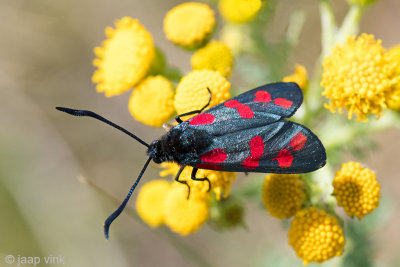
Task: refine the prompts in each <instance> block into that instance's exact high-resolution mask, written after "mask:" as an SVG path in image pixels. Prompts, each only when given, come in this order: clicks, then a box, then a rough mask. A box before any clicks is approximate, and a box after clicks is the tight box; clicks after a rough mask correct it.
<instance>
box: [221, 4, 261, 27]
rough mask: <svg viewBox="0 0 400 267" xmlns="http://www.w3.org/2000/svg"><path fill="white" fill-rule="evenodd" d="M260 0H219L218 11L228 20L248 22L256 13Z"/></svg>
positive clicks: (259, 6) (258, 9)
mask: <svg viewBox="0 0 400 267" xmlns="http://www.w3.org/2000/svg"><path fill="white" fill-rule="evenodd" d="M261 6H262V1H261V0H219V11H220V12H221V15H222V16H223V17H224V18H225V19H226V20H228V21H231V22H235V23H245V22H249V21H251V20H252V19H254V17H255V16H256V15H257V14H258V11H260V8H261Z"/></svg>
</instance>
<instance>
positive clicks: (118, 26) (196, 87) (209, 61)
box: [93, 1, 261, 235]
mask: <svg viewBox="0 0 400 267" xmlns="http://www.w3.org/2000/svg"><path fill="white" fill-rule="evenodd" d="M236 2H237V3H236V5H239V6H242V5H243V3H244V2H246V1H236ZM256 2H257V1H256ZM258 2H260V3H261V1H258ZM225 6H226V4H225ZM259 7H260V6H259ZM259 7H258V8H257V7H254V8H253V9H254V10H253V11H251V12H252V14H250V13H251V12H250V11H247V13H246V14H243V15H242V16H246V20H249V19H250V16H251V17H254V16H255V15H256V12H257V10H258V9H259ZM222 9H224V8H222ZM256 9H257V10H256ZM228 13H229V11H228ZM235 16H236V18H238V17H240V14H236V15H235ZM215 24H216V20H215V15H214V11H213V10H212V9H211V8H210V7H209V6H208V5H207V4H203V3H196V2H188V3H183V4H180V5H178V6H176V7H174V8H172V9H171V10H170V11H169V12H168V13H167V14H166V16H165V19H164V32H165V35H166V38H167V39H168V40H170V41H171V42H173V43H174V44H176V45H178V46H180V47H182V48H185V49H188V50H195V51H194V53H193V55H192V58H191V63H192V68H193V70H192V71H191V72H189V73H188V74H187V75H185V76H183V77H182V79H181V80H180V82H179V83H178V84H177V85H176V89H174V85H175V84H174V83H173V81H171V80H169V79H168V78H167V76H166V75H165V74H164V73H163V67H164V66H163V64H164V65H165V61H163V60H164V56H163V54H162V52H161V50H159V49H158V48H156V47H155V45H154V42H153V38H152V36H151V34H150V33H149V32H148V31H147V30H146V29H145V28H144V27H143V26H142V25H141V24H140V22H139V21H138V20H137V19H132V18H129V17H124V18H122V19H121V20H119V21H116V23H115V29H114V28H110V27H109V28H107V29H106V36H107V40H105V41H104V42H103V43H102V46H101V47H96V48H95V54H96V56H97V58H96V59H95V60H94V62H93V64H94V65H95V66H96V67H97V68H98V69H97V70H96V71H95V73H94V75H93V82H95V83H97V91H98V92H103V93H104V94H105V95H106V96H107V97H111V96H115V95H119V94H122V93H124V92H126V91H128V90H130V89H131V88H132V87H134V88H133V91H132V93H131V96H130V99H129V104H128V108H129V111H130V113H131V114H132V116H133V117H134V118H135V119H136V120H137V121H140V122H142V123H144V124H146V125H149V126H153V127H160V126H162V125H163V124H164V123H166V122H168V121H169V120H170V119H171V117H172V116H173V115H174V114H182V113H185V112H189V111H193V110H198V109H201V108H202V107H203V106H205V105H206V104H207V102H208V100H209V97H210V95H209V92H208V90H207V88H208V89H210V91H211V93H212V99H211V103H210V105H209V107H212V106H215V105H217V104H219V103H221V102H223V101H226V100H228V99H229V98H230V97H231V94H230V89H231V84H230V82H229V81H228V80H227V78H226V77H228V76H229V75H230V74H231V72H232V68H233V55H232V52H231V50H230V48H229V47H228V46H227V45H225V44H224V43H222V42H220V41H217V40H214V41H211V42H209V41H210V39H211V38H212V34H213V30H214V28H215ZM188 118H189V116H187V117H186V118H183V119H188ZM162 166H163V168H165V170H164V171H162V172H161V173H160V175H161V176H166V175H172V176H175V175H176V174H177V172H178V170H179V166H177V165H176V164H172V163H171V164H170V163H168V164H163V165H162ZM191 171H192V168H191V167H187V168H185V169H184V171H183V172H182V173H181V176H180V180H184V181H186V182H187V183H188V185H189V186H190V189H191V190H190V197H189V198H187V196H188V192H187V187H186V186H183V185H182V184H179V183H176V182H173V183H169V182H166V181H158V180H157V181H153V182H150V183H148V184H146V185H144V186H143V187H142V189H141V191H140V193H139V197H138V201H137V210H138V213H139V215H140V216H141V217H142V218H143V220H144V221H146V222H147V223H148V224H149V225H151V226H159V225H162V224H166V225H168V226H169V227H170V228H171V229H172V230H173V231H176V232H178V233H180V234H183V235H185V234H189V233H192V232H194V231H196V230H197V229H198V228H199V227H200V226H201V225H203V223H204V222H205V221H206V220H207V218H208V209H209V203H208V201H209V199H210V192H209V188H208V183H206V182H201V181H193V180H192V179H191V178H190V177H191V175H190V174H191ZM197 177H207V178H208V179H209V181H210V183H211V192H212V193H214V194H215V196H216V198H217V199H220V198H222V197H223V198H226V197H227V196H228V195H229V192H230V186H231V183H232V182H233V181H234V179H235V177H236V174H235V173H228V172H217V171H210V170H199V171H198V173H197ZM167 215H168V216H167Z"/></svg>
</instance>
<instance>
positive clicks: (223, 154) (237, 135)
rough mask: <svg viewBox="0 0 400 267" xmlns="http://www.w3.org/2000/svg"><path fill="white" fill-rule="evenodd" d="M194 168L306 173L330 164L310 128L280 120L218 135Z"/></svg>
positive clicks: (200, 156)
mask: <svg viewBox="0 0 400 267" xmlns="http://www.w3.org/2000/svg"><path fill="white" fill-rule="evenodd" d="M199 159H200V161H199V162H198V163H197V164H193V165H192V166H193V167H198V168H203V169H213V170H221V171H235V172H262V173H305V172H311V171H314V170H317V169H319V168H321V167H323V166H324V165H325V163H326V153H325V149H324V147H323V145H322V143H321V141H320V140H319V139H318V137H317V136H316V135H315V134H314V133H313V132H311V130H309V129H308V128H307V127H305V126H303V125H301V124H297V123H294V122H291V121H285V120H282V121H277V122H273V123H271V124H268V125H264V126H260V127H254V128H248V129H245V130H241V131H237V132H233V133H230V134H226V135H220V136H216V137H215V138H214V140H213V142H212V144H211V145H210V146H209V147H208V148H207V149H205V151H202V152H201V154H200V155H199Z"/></svg>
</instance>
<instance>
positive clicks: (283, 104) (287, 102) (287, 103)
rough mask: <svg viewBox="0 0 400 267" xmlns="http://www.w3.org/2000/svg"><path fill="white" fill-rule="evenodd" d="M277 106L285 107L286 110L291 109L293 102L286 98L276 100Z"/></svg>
mask: <svg viewBox="0 0 400 267" xmlns="http://www.w3.org/2000/svg"><path fill="white" fill-rule="evenodd" d="M274 103H275V105H278V106H281V107H284V108H290V107H291V106H292V104H293V101H290V100H287V99H285V98H275V99H274Z"/></svg>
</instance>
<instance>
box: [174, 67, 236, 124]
mask: <svg viewBox="0 0 400 267" xmlns="http://www.w3.org/2000/svg"><path fill="white" fill-rule="evenodd" d="M207 88H209V89H210V91H211V103H210V105H209V106H208V108H210V107H213V106H215V105H217V104H219V103H221V102H223V101H226V100H228V99H229V98H230V97H231V94H230V92H229V90H230V88H231V84H230V83H229V82H228V81H227V80H226V78H225V77H224V76H222V75H221V74H220V73H219V72H217V71H211V70H195V71H192V72H190V73H189V74H187V75H186V76H185V77H183V78H182V80H181V81H180V82H179V84H178V87H177V88H176V94H175V100H174V105H175V109H176V112H177V113H178V114H182V113H186V112H189V111H193V110H199V109H201V108H202V107H204V106H205V105H206V104H207V102H208V100H209V98H210V94H209V92H208V91H207ZM184 119H188V117H185V118H184Z"/></svg>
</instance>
